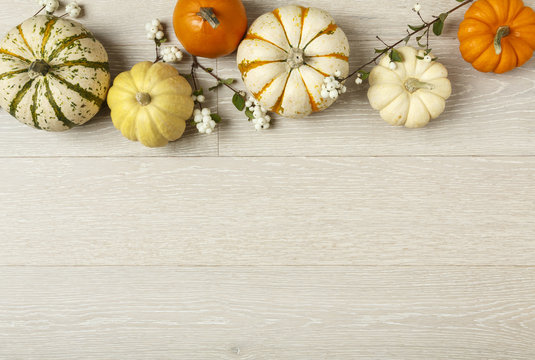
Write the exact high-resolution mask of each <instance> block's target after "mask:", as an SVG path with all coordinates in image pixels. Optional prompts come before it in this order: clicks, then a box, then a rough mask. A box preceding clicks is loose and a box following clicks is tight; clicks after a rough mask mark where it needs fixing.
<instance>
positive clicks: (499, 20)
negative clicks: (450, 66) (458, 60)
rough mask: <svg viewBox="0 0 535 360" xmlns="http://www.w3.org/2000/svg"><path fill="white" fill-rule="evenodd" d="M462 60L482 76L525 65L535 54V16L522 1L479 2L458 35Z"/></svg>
mask: <svg viewBox="0 0 535 360" xmlns="http://www.w3.org/2000/svg"><path fill="white" fill-rule="evenodd" d="M458 37H459V41H460V43H461V45H460V50H461V54H462V56H463V58H464V59H465V60H466V61H468V62H469V63H471V64H472V66H473V67H474V68H476V69H477V70H479V71H482V72H490V71H494V72H495V73H498V74H501V73H504V72H507V71H509V70H512V69H514V68H515V67H517V66H521V65H523V64H524V63H525V62H526V61H528V60H529V59H530V58H531V56H532V55H533V50H535V12H534V11H533V9H531V8H530V7H527V6H524V3H523V2H522V0H477V1H476V2H475V3H473V4H472V6H470V8H469V9H468V11H466V13H465V15H464V20H463V22H461V25H460V27H459V32H458Z"/></svg>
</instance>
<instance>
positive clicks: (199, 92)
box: [193, 88, 204, 96]
mask: <svg viewBox="0 0 535 360" xmlns="http://www.w3.org/2000/svg"><path fill="white" fill-rule="evenodd" d="M193 95H195V96H199V95H204V90H203V88H200V89H197V90H195V91H194V92H193Z"/></svg>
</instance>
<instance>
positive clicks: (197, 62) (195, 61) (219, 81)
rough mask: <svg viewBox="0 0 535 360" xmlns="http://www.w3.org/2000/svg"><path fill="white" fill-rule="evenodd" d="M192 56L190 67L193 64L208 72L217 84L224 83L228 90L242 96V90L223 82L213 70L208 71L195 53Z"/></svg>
mask: <svg viewBox="0 0 535 360" xmlns="http://www.w3.org/2000/svg"><path fill="white" fill-rule="evenodd" d="M192 57H193V64H192V68H193V67H194V66H195V67H199V68H201V69H202V70H203V71H204V72H205V73H207V74H209V75H210V76H212V77H213V78H214V79H216V80H217V82H218V84H223V85H225V86H226V87H228V88H229V89H230V90H232V91H234V92H235V93H236V94H240V95H242V96H243V92H242V91H238V90H236V89H235V88H234V87H233V86H232V85H229V84H225V83H224V82H223V79H221V78H220V77H219V76H217V75H216V74H214V73H213V71H210V70H209V69H208V68H207V67H204V66H203V65H202V64H201V63H199V60H198V59H197V56H195V55H192Z"/></svg>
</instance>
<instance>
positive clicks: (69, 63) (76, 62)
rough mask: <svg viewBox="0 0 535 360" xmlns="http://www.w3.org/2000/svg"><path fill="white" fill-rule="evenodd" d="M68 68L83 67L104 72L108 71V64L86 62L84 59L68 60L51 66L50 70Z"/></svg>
mask: <svg viewBox="0 0 535 360" xmlns="http://www.w3.org/2000/svg"><path fill="white" fill-rule="evenodd" d="M68 66H83V67H87V68H92V69H102V70H105V71H109V70H110V64H109V63H108V62H100V61H88V60H86V59H80V60H69V61H66V62H64V63H62V64H58V65H52V69H59V68H62V67H68Z"/></svg>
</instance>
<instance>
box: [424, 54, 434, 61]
mask: <svg viewBox="0 0 535 360" xmlns="http://www.w3.org/2000/svg"><path fill="white" fill-rule="evenodd" d="M424 61H425V62H427V63H430V62H431V61H433V58H432V57H431V55H425V56H424Z"/></svg>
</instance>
